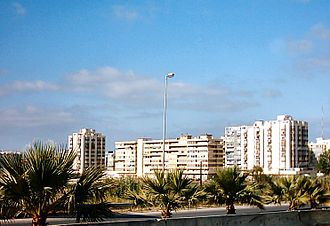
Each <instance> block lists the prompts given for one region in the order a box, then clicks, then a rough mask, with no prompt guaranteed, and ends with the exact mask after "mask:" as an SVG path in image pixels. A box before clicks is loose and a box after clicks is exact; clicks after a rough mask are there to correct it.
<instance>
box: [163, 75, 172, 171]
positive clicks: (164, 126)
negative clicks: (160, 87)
mask: <svg viewBox="0 0 330 226" xmlns="http://www.w3.org/2000/svg"><path fill="white" fill-rule="evenodd" d="M173 77H174V73H168V74H167V75H166V76H165V87H164V111H163V172H165V140H166V126H167V115H166V113H167V83H168V79H169V78H173Z"/></svg>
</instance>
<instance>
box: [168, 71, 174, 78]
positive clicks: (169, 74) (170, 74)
mask: <svg viewBox="0 0 330 226" xmlns="http://www.w3.org/2000/svg"><path fill="white" fill-rule="evenodd" d="M166 77H167V78H173V77H174V73H173V72H170V73H167V75H166Z"/></svg>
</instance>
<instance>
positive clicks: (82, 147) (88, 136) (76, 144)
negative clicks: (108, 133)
mask: <svg viewBox="0 0 330 226" xmlns="http://www.w3.org/2000/svg"><path fill="white" fill-rule="evenodd" d="M68 148H69V150H74V151H75V152H76V153H77V157H76V159H75V161H74V166H73V168H74V170H77V171H79V172H80V173H82V172H83V171H84V170H85V169H87V168H88V167H91V166H102V167H105V136H104V135H103V134H102V133H96V132H95V130H94V129H86V128H85V129H81V130H80V131H79V132H78V133H73V134H72V135H69V136H68Z"/></svg>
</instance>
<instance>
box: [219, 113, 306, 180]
mask: <svg viewBox="0 0 330 226" xmlns="http://www.w3.org/2000/svg"><path fill="white" fill-rule="evenodd" d="M225 143H226V145H225V153H226V156H225V165H226V166H232V165H237V166H238V167H240V168H241V169H242V170H251V169H253V167H254V166H260V167H262V168H263V170H264V172H265V173H267V174H296V173H299V172H301V169H304V168H306V167H307V166H308V123H307V122H305V121H298V120H294V119H293V118H292V117H291V116H289V115H279V116H278V117H277V119H276V120H270V121H256V122H255V123H254V124H253V125H251V126H240V127H227V128H225ZM233 156H235V157H234V158H233ZM239 158H240V159H239Z"/></svg>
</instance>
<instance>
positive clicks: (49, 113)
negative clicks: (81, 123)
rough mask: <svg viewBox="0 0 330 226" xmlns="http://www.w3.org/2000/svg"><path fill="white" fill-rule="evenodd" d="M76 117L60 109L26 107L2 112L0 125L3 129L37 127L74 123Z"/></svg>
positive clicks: (0, 112) (7, 109)
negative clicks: (8, 127)
mask: <svg viewBox="0 0 330 226" xmlns="http://www.w3.org/2000/svg"><path fill="white" fill-rule="evenodd" d="M74 121H75V117H74V115H72V114H71V113H70V112H67V111H61V110H58V109H46V108H37V107H35V106H31V105H28V106H25V107H24V108H23V109H22V108H19V109H17V108H6V109H2V110H0V125H1V126H2V127H5V126H10V127H19V128H20V127H22V128H26V127H37V126H44V125H48V126H49V125H57V124H63V123H70V122H74Z"/></svg>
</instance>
